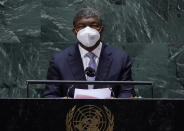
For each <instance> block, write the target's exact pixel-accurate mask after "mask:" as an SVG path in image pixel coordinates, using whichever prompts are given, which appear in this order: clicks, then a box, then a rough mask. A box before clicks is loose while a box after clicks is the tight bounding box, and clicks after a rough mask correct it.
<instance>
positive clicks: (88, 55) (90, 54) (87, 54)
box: [85, 52, 95, 59]
mask: <svg viewBox="0 0 184 131" xmlns="http://www.w3.org/2000/svg"><path fill="white" fill-rule="evenodd" d="M85 56H87V57H89V59H94V57H95V54H94V53H92V52H88V53H86V55H85Z"/></svg>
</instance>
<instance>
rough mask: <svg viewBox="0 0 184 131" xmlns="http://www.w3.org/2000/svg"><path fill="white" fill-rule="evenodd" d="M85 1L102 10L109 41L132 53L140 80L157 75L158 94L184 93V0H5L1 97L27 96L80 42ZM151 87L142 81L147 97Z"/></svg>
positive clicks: (0, 10) (1, 6)
mask: <svg viewBox="0 0 184 131" xmlns="http://www.w3.org/2000/svg"><path fill="white" fill-rule="evenodd" d="M82 7H93V8H96V9H98V10H99V11H100V12H101V14H102V18H103V23H104V26H105V31H104V35H103V41H104V42H107V43H109V44H110V45H112V46H114V47H116V48H120V49H122V50H124V51H126V52H127V53H128V54H129V55H130V57H131V59H132V61H133V68H132V70H133V78H134V80H149V81H154V83H155V84H154V96H155V97H161V98H183V97H184V35H183V34H184V26H183V23H184V1H183V0H126V1H125V0H42V1H41V0H21V1H20V0H1V2H0V97H1V98H4V97H12V98H15V97H26V84H25V81H26V80H27V79H46V73H47V68H48V62H49V59H50V58H51V56H52V55H53V54H54V53H56V52H57V51H60V50H62V49H64V48H66V47H68V46H70V45H72V44H74V43H75V42H76V39H75V38H74V35H73V34H72V31H71V30H72V28H73V25H72V21H73V17H74V15H75V13H76V11H77V10H79V9H80V8H82ZM40 88H44V87H43V86H35V85H33V86H31V94H30V96H31V97H40V94H41V92H42V90H41V89H40ZM150 91H151V90H150V88H149V87H148V88H147V87H140V86H136V92H137V94H138V95H141V96H143V97H151V93H150Z"/></svg>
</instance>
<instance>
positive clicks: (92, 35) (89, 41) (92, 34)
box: [77, 26, 100, 47]
mask: <svg viewBox="0 0 184 131" xmlns="http://www.w3.org/2000/svg"><path fill="white" fill-rule="evenodd" d="M77 39H78V40H79V41H80V42H81V43H82V44H83V45H84V46H86V47H92V46H94V45H95V44H96V42H97V41H98V40H99V39H100V33H99V32H98V31H97V30H96V29H93V28H91V27H89V26H87V27H86V28H84V29H81V30H79V32H77Z"/></svg>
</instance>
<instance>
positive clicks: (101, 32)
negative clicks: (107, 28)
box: [100, 26, 104, 35]
mask: <svg viewBox="0 0 184 131" xmlns="http://www.w3.org/2000/svg"><path fill="white" fill-rule="evenodd" d="M103 32H104V26H101V30H100V35H102V34H103Z"/></svg>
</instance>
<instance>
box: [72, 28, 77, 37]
mask: <svg viewBox="0 0 184 131" xmlns="http://www.w3.org/2000/svg"><path fill="white" fill-rule="evenodd" d="M72 32H73V34H74V35H75V36H77V31H76V30H75V28H73V29H72Z"/></svg>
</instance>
